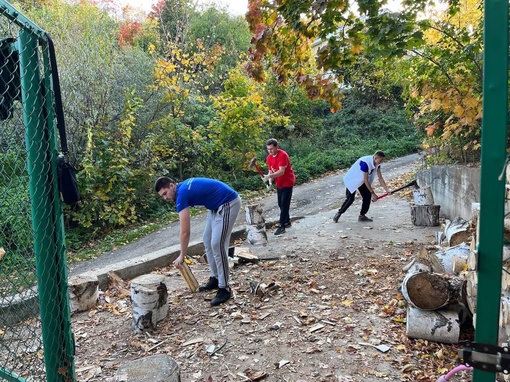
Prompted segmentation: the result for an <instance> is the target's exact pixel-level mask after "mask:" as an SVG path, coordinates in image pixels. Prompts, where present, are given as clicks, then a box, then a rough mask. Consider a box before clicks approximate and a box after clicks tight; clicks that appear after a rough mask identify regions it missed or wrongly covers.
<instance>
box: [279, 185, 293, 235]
mask: <svg viewBox="0 0 510 382" xmlns="http://www.w3.org/2000/svg"><path fill="white" fill-rule="evenodd" d="M276 196H277V197H278V207H280V227H284V226H285V224H286V223H290V214H289V211H290V200H291V199H292V187H283V188H277V189H276Z"/></svg>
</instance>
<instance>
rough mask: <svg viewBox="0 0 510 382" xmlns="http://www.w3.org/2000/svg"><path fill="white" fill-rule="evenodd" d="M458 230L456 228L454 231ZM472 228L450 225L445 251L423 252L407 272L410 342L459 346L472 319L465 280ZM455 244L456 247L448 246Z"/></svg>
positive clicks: (445, 234)
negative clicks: (467, 242) (422, 341)
mask: <svg viewBox="0 0 510 382" xmlns="http://www.w3.org/2000/svg"><path fill="white" fill-rule="evenodd" d="M454 227H456V228H454ZM470 235H471V230H470V229H469V224H468V225H466V224H464V223H463V222H461V219H456V223H452V222H447V223H446V224H445V227H444V232H443V233H442V234H441V235H439V236H438V237H441V240H440V242H441V243H443V244H446V246H445V247H443V246H437V247H434V252H430V253H429V251H427V249H425V248H422V249H421V250H420V252H419V253H418V254H417V255H416V256H415V258H414V259H413V261H412V262H411V263H410V264H408V265H407V266H406V267H405V268H404V271H405V272H406V276H405V277H404V280H403V282H402V295H403V296H404V298H405V299H406V301H407V303H408V308H407V321H406V333H407V336H408V337H410V338H419V339H426V340H430V341H435V342H443V343H457V342H459V335H460V331H461V326H462V325H463V324H464V323H465V322H466V320H468V319H469V318H470V311H469V310H468V308H467V304H468V303H467V282H466V279H465V278H464V277H463V274H464V273H465V271H466V269H467V262H468V258H469V254H470V251H471V247H470V246H469V245H468V244H466V242H465V240H467V239H469V237H470ZM449 243H452V244H454V243H455V245H454V246H449V245H448V244H449Z"/></svg>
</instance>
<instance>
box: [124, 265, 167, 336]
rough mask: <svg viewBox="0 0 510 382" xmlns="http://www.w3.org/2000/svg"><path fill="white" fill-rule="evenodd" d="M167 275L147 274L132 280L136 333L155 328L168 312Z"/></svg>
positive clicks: (134, 329) (134, 327)
mask: <svg viewBox="0 0 510 382" xmlns="http://www.w3.org/2000/svg"><path fill="white" fill-rule="evenodd" d="M164 281H165V276H163V275H156V274H146V275H142V276H139V277H137V278H135V279H133V280H132V281H131V301H132V304H133V324H132V328H133V331H134V332H135V333H141V332H143V331H145V330H147V329H151V330H152V329H155V328H156V325H157V323H158V322H159V321H161V320H162V319H164V318H165V317H166V316H167V314H168V291H167V287H166V284H165V282H164Z"/></svg>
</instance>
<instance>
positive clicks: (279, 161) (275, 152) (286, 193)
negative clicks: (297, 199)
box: [264, 138, 296, 235]
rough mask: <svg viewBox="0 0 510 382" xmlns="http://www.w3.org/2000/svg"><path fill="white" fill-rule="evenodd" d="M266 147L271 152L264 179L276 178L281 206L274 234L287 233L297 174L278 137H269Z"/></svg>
mask: <svg viewBox="0 0 510 382" xmlns="http://www.w3.org/2000/svg"><path fill="white" fill-rule="evenodd" d="M266 147H267V151H268V153H269V155H268V156H267V158H266V163H267V169H268V174H267V175H265V176H264V181H265V182H267V181H271V180H273V179H274V182H275V184H276V194H277V196H278V207H280V226H279V227H278V229H277V230H276V232H275V233H274V234H275V235H281V234H282V233H285V228H289V227H290V226H291V223H290V214H289V210H290V200H291V199H292V188H293V187H294V184H295V183H296V176H295V175H294V171H293V170H292V165H291V164H290V158H289V154H287V153H286V152H285V151H283V150H282V149H279V148H278V141H277V140H276V139H274V138H271V139H268V140H267V142H266Z"/></svg>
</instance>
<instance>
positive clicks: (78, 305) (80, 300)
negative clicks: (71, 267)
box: [69, 274, 99, 313]
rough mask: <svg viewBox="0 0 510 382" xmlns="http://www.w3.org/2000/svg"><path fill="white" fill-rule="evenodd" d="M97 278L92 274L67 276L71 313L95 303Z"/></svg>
mask: <svg viewBox="0 0 510 382" xmlns="http://www.w3.org/2000/svg"><path fill="white" fill-rule="evenodd" d="M98 295H99V279H98V278H97V277H96V276H92V275H86V274H83V275H76V276H71V277H69V303H70V306H71V313H74V312H83V311H86V310H89V309H90V308H92V307H93V306H95V305H96V303H97V298H98Z"/></svg>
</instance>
